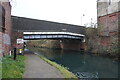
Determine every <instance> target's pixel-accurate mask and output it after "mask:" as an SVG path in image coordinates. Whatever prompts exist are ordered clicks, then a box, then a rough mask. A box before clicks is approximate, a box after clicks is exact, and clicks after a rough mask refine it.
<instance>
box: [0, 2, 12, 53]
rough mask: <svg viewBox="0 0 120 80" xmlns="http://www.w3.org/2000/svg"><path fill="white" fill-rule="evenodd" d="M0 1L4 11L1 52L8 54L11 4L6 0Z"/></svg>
mask: <svg viewBox="0 0 120 80" xmlns="http://www.w3.org/2000/svg"><path fill="white" fill-rule="evenodd" d="M0 3H1V5H2V7H3V8H4V11H5V15H4V18H5V21H4V22H3V21H2V23H4V25H3V26H4V28H5V31H3V30H2V32H1V33H2V37H1V38H0V39H1V40H2V52H3V54H8V53H9V51H10V50H11V29H12V28H11V6H10V3H9V1H8V0H6V2H5V1H4V2H0Z"/></svg>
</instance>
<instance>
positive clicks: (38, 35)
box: [23, 32, 84, 40]
mask: <svg viewBox="0 0 120 80" xmlns="http://www.w3.org/2000/svg"><path fill="white" fill-rule="evenodd" d="M23 35H24V36H23V38H24V39H25V40H35V39H76V40H77V39H78V40H83V39H84V35H81V34H76V33H70V32H23Z"/></svg>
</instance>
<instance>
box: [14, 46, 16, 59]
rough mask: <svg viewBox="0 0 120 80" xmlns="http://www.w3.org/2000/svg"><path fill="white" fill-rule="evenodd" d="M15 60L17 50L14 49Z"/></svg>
mask: <svg viewBox="0 0 120 80" xmlns="http://www.w3.org/2000/svg"><path fill="white" fill-rule="evenodd" d="M14 60H16V48H14Z"/></svg>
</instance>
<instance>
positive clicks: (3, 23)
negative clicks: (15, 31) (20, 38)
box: [2, 7, 5, 32]
mask: <svg viewBox="0 0 120 80" xmlns="http://www.w3.org/2000/svg"><path fill="white" fill-rule="evenodd" d="M2 32H5V9H4V8H3V7H2Z"/></svg>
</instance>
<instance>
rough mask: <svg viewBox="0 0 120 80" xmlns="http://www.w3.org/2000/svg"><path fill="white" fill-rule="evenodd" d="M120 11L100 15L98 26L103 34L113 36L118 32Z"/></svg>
mask: <svg viewBox="0 0 120 80" xmlns="http://www.w3.org/2000/svg"><path fill="white" fill-rule="evenodd" d="M119 15H120V12H116V13H112V14H109V15H106V16H101V17H98V27H99V32H100V35H101V36H111V35H113V34H116V33H117V32H118V20H119V19H118V16H119Z"/></svg>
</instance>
